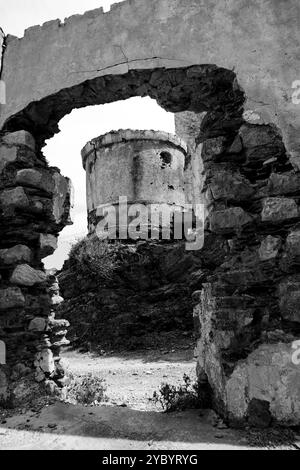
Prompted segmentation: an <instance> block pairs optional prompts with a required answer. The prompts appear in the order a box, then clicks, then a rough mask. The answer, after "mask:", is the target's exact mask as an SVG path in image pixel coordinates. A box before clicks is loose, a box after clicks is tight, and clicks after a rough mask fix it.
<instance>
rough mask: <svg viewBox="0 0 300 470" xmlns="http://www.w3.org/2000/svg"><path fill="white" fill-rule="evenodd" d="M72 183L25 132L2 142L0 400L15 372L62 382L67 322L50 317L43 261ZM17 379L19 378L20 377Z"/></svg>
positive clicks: (65, 215) (61, 222) (63, 220)
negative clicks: (1, 346)
mask: <svg viewBox="0 0 300 470" xmlns="http://www.w3.org/2000/svg"><path fill="white" fill-rule="evenodd" d="M69 207H70V182H69V180H68V179H67V178H64V177H63V176H62V175H61V174H60V173H59V170H58V169H56V168H51V167H49V166H48V164H47V162H46V160H45V159H44V157H43V155H42V154H41V153H40V152H39V151H38V149H36V146H35V141H34V139H33V137H32V136H31V135H30V134H29V133H28V132H25V131H19V132H15V133H11V134H6V135H3V136H2V137H1V139H0V215H1V227H0V275H1V278H0V339H1V340H2V341H4V342H5V344H6V365H4V366H2V369H1V370H0V373H1V377H2V380H1V381H2V383H3V384H6V386H3V387H0V394H1V396H0V399H1V400H4V401H5V400H6V399H8V397H9V395H10V393H11V392H12V391H13V385H12V382H13V378H14V375H15V374H14V372H15V370H16V369H17V370H18V371H19V370H25V371H26V373H28V372H29V371H32V370H34V368H33V365H34V366H35V378H36V379H37V380H38V381H42V380H45V379H46V378H48V379H54V380H56V378H57V377H59V378H61V377H60V376H61V372H60V373H59V374H58V373H57V370H60V367H59V349H60V347H61V345H62V344H61V343H62V339H63V338H64V335H63V334H62V332H65V329H66V326H67V322H65V323H64V321H63V320H60V321H57V320H55V316H54V308H53V305H52V304H53V297H52V298H51V295H50V292H49V285H48V279H47V276H46V273H45V271H44V268H43V264H42V262H41V260H42V258H44V257H45V256H48V255H50V254H52V253H53V252H54V250H55V248H56V240H57V236H58V233H59V231H60V230H61V229H62V228H63V227H64V226H65V225H66V224H68V223H70V219H69ZM18 377H19V375H18Z"/></svg>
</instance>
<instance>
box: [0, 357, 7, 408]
mask: <svg viewBox="0 0 300 470" xmlns="http://www.w3.org/2000/svg"><path fill="white" fill-rule="evenodd" d="M7 397H8V382H7V377H6V374H5V373H4V372H3V371H2V370H1V366H0V404H1V403H2V402H5V401H6V400H7Z"/></svg>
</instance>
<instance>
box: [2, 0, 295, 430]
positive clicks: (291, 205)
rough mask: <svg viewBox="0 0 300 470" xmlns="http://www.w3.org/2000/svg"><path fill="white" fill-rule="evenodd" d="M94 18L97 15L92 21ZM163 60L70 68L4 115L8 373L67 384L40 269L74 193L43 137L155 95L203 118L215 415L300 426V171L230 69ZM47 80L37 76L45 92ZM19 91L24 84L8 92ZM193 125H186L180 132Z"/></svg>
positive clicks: (204, 356)
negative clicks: (296, 347) (90, 111)
mask: <svg viewBox="0 0 300 470" xmlns="http://www.w3.org/2000/svg"><path fill="white" fill-rule="evenodd" d="M158 3H159V5H160V6H162V7H163V6H165V10H164V9H163V8H162V10H160V13H159V14H162V15H163V16H164V14H165V13H168V12H169V13H170V12H171V9H169V8H167V6H168V5H169V3H168V2H163V1H162V2H158ZM177 6H178V9H179V10H180V7H179V5H177ZM124 7H125V8H127V7H128V4H127V3H125V4H124ZM120 8H121V7H120ZM195 8H196V10H197V7H196V6H195ZM116 9H117V8H116ZM189 11H190V12H191V11H192V9H191V10H189ZM197 11H198V10H197ZM172 12H173V10H172ZM173 13H174V12H173ZM173 13H172V14H173ZM172 14H171V16H172ZM97 15H99V12H98V13H96V12H90V14H86V15H84V18H83V21H84V22H86V21H93V18H97ZM74 21H75V23H76V22H77V21H79V22H80V21H81V19H80V18H78V19H74ZM68 25H70V22H68V23H66V25H65V28H68V27H69V26H68ZM59 27H60V26H59V24H58V23H57V22H54V23H52V22H51V23H50V24H47V25H45V26H44V27H43V28H42V33H43V34H45V33H46V31H50V32H51V34H53V31H55V32H57V28H59ZM93 27H94V26H93ZM64 32H65V33H66V34H69V33H68V32H67V30H66V29H65V30H64ZM38 34H40V31H39V29H36V28H35V29H33V30H29V31H28V32H27V37H26V35H25V38H24V39H22V40H20V41H21V43H20V44H18V43H17V41H19V40H16V39H13V38H10V39H9V40H8V42H7V45H8V50H10V48H11V51H12V56H9V57H10V58H9V59H8V60H12V59H11V57H13V54H17V55H18V54H19V55H20V54H22V53H24V55H26V54H28V50H27V47H28V44H27V41H29V42H31V43H32V40H33V39H34V38H35V35H38ZM72 34H73V33H72ZM61 40H62V43H63V42H64V40H65V39H61V38H59V41H61ZM10 41H11V43H10ZM22 41H23V43H22ZM23 48H24V49H23ZM117 48H119V49H120V50H121V52H122V47H121V46H117ZM122 54H123V59H124V55H125V54H124V52H122ZM216 55H217V54H216ZM54 56H55V54H54ZM68 57H69V56H68ZM125 57H126V56H125ZM151 57H152V56H151ZM5 60H6V52H5V54H4V69H3V70H4V73H3V77H4V78H6V79H7V77H10V70H9V67H10V65H8V67H7V68H6V67H5ZM147 60H148V59H143V60H142V63H145V61H147ZM157 60H158V57H152V58H151V60H149V63H148V66H147V68H144V69H142V68H138V67H137V68H136V69H135V70H128V69H129V65H128V64H129V59H127V58H125V60H123V63H122V61H121V63H120V64H119V65H114V66H113V67H121V68H122V71H121V72H120V73H119V74H117V71H116V70H118V69H115V70H114V73H113V74H108V73H107V70H105V67H98V68H97V69H94V71H90V72H84V71H83V70H80V71H76V70H72V71H71V72H72V73H79V76H80V77H81V78H78V79H77V80H73V84H72V85H71V82H72V80H69V78H68V79H66V80H65V81H64V79H63V78H62V76H61V75H60V77H59V79H58V80H57V81H56V85H55V86H53V87H52V92H51V93H49V88H48V92H47V93H45V92H43V91H40V90H39V89H37V90H34V91H33V90H32V89H30V90H29V91H28V95H27V96H26V97H24V96H23V97H21V96H20V103H21V104H20V105H17V104H16V100H15V99H14V100H13V101H14V103H13V104H12V105H9V106H8V108H7V109H5V112H4V113H2V115H1V125H2V134H1V162H2V169H1V171H2V179H1V183H2V186H1V194H0V202H1V211H2V216H3V220H4V228H3V229H2V232H1V249H2V251H1V257H2V260H3V269H2V273H1V274H2V279H1V284H2V285H1V294H0V299H1V304H2V309H1V310H2V312H4V313H3V315H2V319H3V321H2V329H3V331H4V334H5V340H6V342H7V345H8V348H7V349H8V366H7V369H8V370H7V374H6V375H7V376H9V374H10V371H9V367H10V365H14V363H15V362H16V360H18V362H20V360H19V359H20V357H22V363H23V367H25V368H26V367H28V366H29V367H32V365H33V362H35V366H36V368H37V372H38V374H37V379H38V380H39V379H40V377H41V379H44V378H45V376H46V377H49V378H53V379H55V380H60V379H61V378H62V377H63V373H64V372H63V370H62V369H61V367H60V365H59V349H60V347H61V346H62V345H63V344H64V342H65V340H64V336H65V333H66V328H67V324H66V322H64V321H63V320H59V321H58V320H55V318H54V316H53V315H52V313H51V310H52V306H51V299H50V296H49V294H48V291H47V286H46V285H45V276H44V273H43V272H42V270H41V263H40V262H41V258H42V257H43V256H45V253H51V252H52V251H53V249H54V248H55V237H56V235H57V233H58V232H59V230H61V228H62V227H63V226H64V225H65V224H66V223H67V222H68V205H69V200H70V196H69V191H68V182H67V181H66V179H65V178H63V177H62V176H61V175H60V174H59V172H58V171H57V169H51V168H49V167H47V164H46V162H45V160H44V159H43V156H42V153H41V148H42V146H43V143H44V140H45V139H46V138H49V137H50V136H52V135H53V134H54V133H55V132H57V130H58V129H57V123H58V121H59V120H60V119H61V118H62V117H63V116H64V115H65V114H67V113H69V112H70V111H71V110H72V109H74V108H76V107H82V106H86V105H89V104H101V103H107V102H111V101H115V100H117V99H126V98H129V97H131V96H146V95H148V96H150V97H152V98H155V99H156V100H157V102H158V103H159V104H160V105H161V106H162V107H164V108H165V109H166V110H169V111H173V112H193V113H199V114H200V113H201V114H202V113H203V112H206V115H205V117H204V118H203V119H202V117H201V119H200V118H199V121H201V124H200V127H199V129H198V130H197V132H196V134H195V136H194V137H195V138H194V142H195V147H196V146H197V145H199V144H200V143H201V145H202V149H201V155H202V160H203V170H204V174H203V188H202V197H203V200H204V201H205V202H206V206H207V218H206V230H207V235H206V242H205V246H204V248H203V251H202V258H203V283H204V284H203V289H202V291H201V293H195V294H194V298H195V304H196V307H195V319H196V321H197V323H198V325H199V344H198V351H199V367H198V371H199V377H200V379H201V380H205V381H206V380H208V381H209V383H210V385H211V386H212V388H213V392H214V404H215V407H216V408H217V409H218V410H219V411H220V412H221V413H222V414H223V416H224V417H225V418H226V419H229V420H231V422H235V423H237V422H238V423H241V422H245V421H246V420H247V419H249V420H250V422H251V420H252V422H254V423H255V421H257V420H261V421H262V423H263V425H265V424H266V423H267V424H269V423H270V422H271V420H272V419H275V420H277V421H279V422H281V423H283V424H294V425H295V424H299V419H300V409H299V402H300V401H299V390H298V385H297V384H299V374H300V372H299V367H298V366H297V365H295V364H294V363H293V362H292V353H293V349H292V346H293V343H294V341H295V340H296V339H297V338H298V337H299V327H298V325H299V315H298V310H297V307H296V305H297V301H298V298H299V291H300V287H299V285H300V283H299V278H298V274H297V271H298V266H299V260H298V253H297V250H299V229H298V225H297V224H298V222H299V219H300V217H299V215H300V211H299V205H298V197H299V173H296V172H294V170H293V167H292V165H291V164H290V162H289V159H288V155H287V152H286V148H285V146H284V143H283V141H282V137H281V136H280V133H279V131H278V130H277V129H276V128H275V127H274V126H273V125H253V124H248V123H245V122H244V120H243V117H242V115H243V106H244V103H245V95H244V92H243V91H242V89H241V88H240V87H239V86H238V83H237V80H236V75H235V73H234V72H233V71H230V70H229V69H227V68H221V67H217V66H215V65H191V66H188V67H182V66H179V65H178V64H176V67H175V68H162V67H157V66H153V61H154V63H155V64H157ZM159 60H160V59H159ZM162 60H166V61H167V62H168V59H162ZM134 61H137V59H134ZM143 61H144V62H143ZM83 62H84V61H83ZM83 62H82V63H83ZM171 62H172V60H171V61H169V62H168V66H169V65H170V63H171ZM200 62H201V63H203V62H202V61H200ZM210 62H211V61H210ZM213 62H216V63H221V62H222V61H221V62H218V61H213ZM7 63H8V62H7ZM12 63H13V60H12ZM196 63H197V62H196ZM181 65H182V64H181ZM35 67H36V69H37V70H38V71H40V70H39V65H38V64H35ZM107 67H108V69H109V70H110V69H111V66H107ZM124 67H125V70H124ZM243 67H244V71H245V66H244V65H243ZM243 67H242V68H243ZM71 72H70V73H71ZM243 73H244V72H243ZM82 74H84V77H83V76H82ZM86 75H89V77H88V78H87V76H86ZM9 79H11V80H12V82H13V77H11V78H9ZM43 81H44V78H42V77H41V76H39V78H38V80H37V82H36V84H37V83H40V84H41V83H42V82H43ZM75 81H76V83H74V82H75ZM17 83H18V78H17V79H16V80H15V82H14V85H13V86H12V90H13V89H14V87H15V86H16V84H17ZM62 84H63V85H64V86H61V85H62ZM29 88H31V87H29ZM50 88H51V87H50ZM178 123H179V124H180V123H182V121H180V118H179V120H178ZM178 127H180V126H178ZM287 127H288V126H287ZM185 130H186V127H185V126H184V125H183V128H181V132H182V133H184V132H185ZM286 135H287V134H285V138H286ZM286 141H288V142H290V140H289V139H287V138H286ZM198 151H199V149H198ZM20 228H21V230H20ZM10 351H11V353H10ZM39 373H41V374H40V376H39ZM268 374H269V375H268ZM266 376H267V377H268V379H266ZM5 381H6V379H3V382H5ZM4 389H5V387H4ZM4 393H5V392H4Z"/></svg>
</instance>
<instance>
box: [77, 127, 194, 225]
mask: <svg viewBox="0 0 300 470" xmlns="http://www.w3.org/2000/svg"><path fill="white" fill-rule="evenodd" d="M81 154H82V162H83V167H84V169H85V170H86V192H87V211H88V225H89V233H93V232H94V231H95V230H96V227H97V224H99V221H100V220H101V219H103V215H104V213H105V211H107V210H108V209H109V208H111V207H114V208H118V209H117V210H118V213H119V211H120V201H121V200H120V197H121V198H122V201H124V200H126V201H127V209H126V211H128V207H132V206H133V205H136V204H142V205H144V206H147V207H150V205H151V210H153V209H152V208H153V205H154V206H155V205H156V206H158V207H160V208H161V207H163V206H164V207H165V208H169V209H170V210H171V211H182V209H183V206H184V204H185V194H184V167H185V159H186V156H187V145H186V144H185V143H184V142H183V141H182V140H181V139H179V138H178V137H176V136H175V135H172V134H168V133H165V132H157V131H148V130H146V131H140V130H119V131H117V132H109V133H108V134H105V135H102V136H100V137H97V138H95V139H93V140H92V141H90V142H88V143H87V144H86V146H85V147H84V148H83V149H82V152H81ZM164 210H165V209H164ZM127 213H128V212H127ZM123 220H124V219H123Z"/></svg>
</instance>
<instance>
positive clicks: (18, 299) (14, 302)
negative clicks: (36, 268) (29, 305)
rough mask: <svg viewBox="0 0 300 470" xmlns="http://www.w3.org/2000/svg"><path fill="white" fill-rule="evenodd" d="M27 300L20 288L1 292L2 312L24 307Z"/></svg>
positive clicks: (0, 303)
mask: <svg viewBox="0 0 300 470" xmlns="http://www.w3.org/2000/svg"><path fill="white" fill-rule="evenodd" d="M24 305H25V298H24V295H23V294H22V292H21V290H20V289H19V288H18V287H8V288H7V289H1V290H0V310H1V311H6V310H9V309H11V308H18V307H24Z"/></svg>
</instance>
